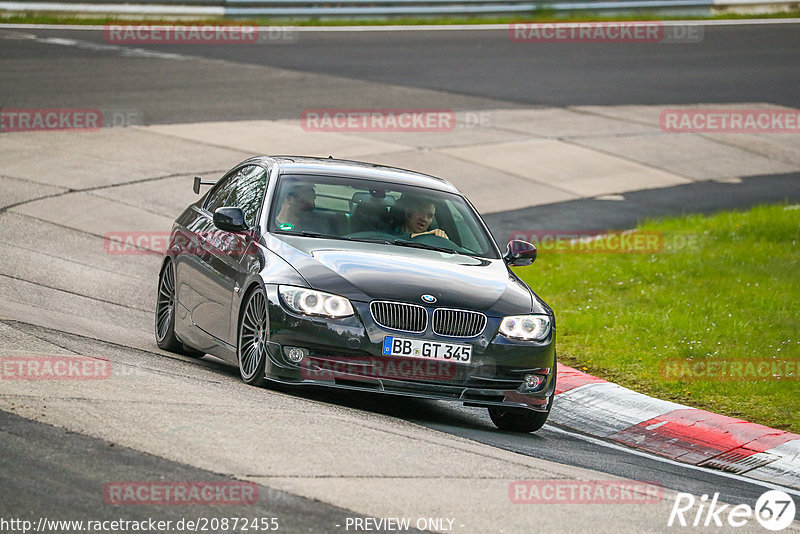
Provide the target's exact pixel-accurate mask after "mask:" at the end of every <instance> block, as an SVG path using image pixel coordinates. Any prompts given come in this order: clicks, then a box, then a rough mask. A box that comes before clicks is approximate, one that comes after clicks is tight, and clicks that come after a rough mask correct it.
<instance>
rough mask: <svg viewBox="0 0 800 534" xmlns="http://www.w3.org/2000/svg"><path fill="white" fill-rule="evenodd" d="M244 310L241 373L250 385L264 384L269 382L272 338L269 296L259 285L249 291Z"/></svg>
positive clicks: (238, 355)
mask: <svg viewBox="0 0 800 534" xmlns="http://www.w3.org/2000/svg"><path fill="white" fill-rule="evenodd" d="M242 310H243V311H242V314H241V318H240V319H239V329H238V332H239V335H238V337H237V341H238V343H237V344H236V359H237V361H238V362H239V374H240V375H241V377H242V380H243V381H244V382H245V383H246V384H250V385H251V386H257V387H262V386H264V385H265V384H266V378H265V377H264V373H265V368H266V364H267V341H268V340H269V324H268V321H267V297H266V295H265V294H264V290H263V289H261V288H260V287H256V288H255V289H253V290H252V291H251V292H250V293H248V295H247V297H245V299H244V307H243V308H242Z"/></svg>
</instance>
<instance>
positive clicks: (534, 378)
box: [522, 375, 545, 389]
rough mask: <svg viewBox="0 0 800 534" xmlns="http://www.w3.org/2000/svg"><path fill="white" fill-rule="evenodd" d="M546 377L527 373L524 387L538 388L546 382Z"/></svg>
mask: <svg viewBox="0 0 800 534" xmlns="http://www.w3.org/2000/svg"><path fill="white" fill-rule="evenodd" d="M544 379H545V377H544V376H542V375H525V378H523V380H524V382H523V384H522V387H524V388H525V389H537V388H538V387H539V386H541V385H542V384H543V383H544Z"/></svg>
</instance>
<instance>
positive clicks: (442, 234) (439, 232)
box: [411, 228, 450, 239]
mask: <svg viewBox="0 0 800 534" xmlns="http://www.w3.org/2000/svg"><path fill="white" fill-rule="evenodd" d="M425 234H433V235H435V236H438V237H443V238H445V239H450V238H449V237H447V232H445V231H444V230H442V229H441V228H436V229H435V230H428V231H427V232H420V233H418V234H411V237H417V236H418V235H425Z"/></svg>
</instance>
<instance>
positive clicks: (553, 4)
mask: <svg viewBox="0 0 800 534" xmlns="http://www.w3.org/2000/svg"><path fill="white" fill-rule="evenodd" d="M158 2H159V3H151V2H149V1H148V0H131V1H130V2H127V3H124V4H122V3H107V2H104V1H103V0H61V1H59V2H31V1H25V0H22V1H16V2H4V1H0V11H14V12H48V11H49V12H68V13H87V14H112V13H113V14H140V15H198V16H230V17H246V16H249V17H254V16H275V17H326V18H336V17H347V18H355V17H386V16H410V17H413V16H429V15H454V16H457V15H503V14H505V15H515V14H533V13H534V12H536V11H542V10H546V11H554V12H570V11H594V12H598V11H637V10H646V11H656V12H658V11H662V12H663V11H672V12H675V11H680V12H683V13H686V12H693V13H711V11H712V10H713V9H714V8H732V7H736V8H740V9H741V8H746V7H747V6H779V7H780V6H782V7H787V6H793V7H794V8H795V9H796V8H797V7H798V5H800V4H799V3H798V2H797V1H793V2H786V1H780V0H778V1H775V0H561V1H547V0H342V1H334V2H325V1H322V0H158Z"/></svg>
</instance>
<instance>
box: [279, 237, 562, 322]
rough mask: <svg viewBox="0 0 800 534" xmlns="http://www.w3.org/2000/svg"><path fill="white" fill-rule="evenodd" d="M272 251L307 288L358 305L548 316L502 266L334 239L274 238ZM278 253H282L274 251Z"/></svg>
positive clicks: (500, 262) (537, 302)
mask: <svg viewBox="0 0 800 534" xmlns="http://www.w3.org/2000/svg"><path fill="white" fill-rule="evenodd" d="M271 241H273V244H272V246H271V247H270V248H273V250H275V251H276V252H278V253H279V254H280V255H281V256H283V258H284V259H286V260H287V261H288V262H289V263H291V265H292V266H293V267H294V268H295V269H297V271H298V272H299V273H300V274H301V275H302V276H303V278H305V279H306V281H308V283H309V285H310V286H311V287H313V288H314V289H318V290H320V291H327V292H331V293H335V294H337V295H341V296H344V297H347V298H349V299H351V300H355V301H363V302H367V301H371V300H392V301H401V302H411V303H416V304H420V305H424V304H425V303H424V302H423V301H422V299H421V297H422V295H425V294H427V295H433V296H434V297H436V299H437V301H436V306H437V307H453V308H461V309H468V310H479V311H483V312H485V313H488V314H490V315H511V314H521V313H529V312H530V311H531V309H533V310H534V312H537V313H546V311H545V310H544V308H543V307H542V305H541V304H540V303H539V301H538V299H534V298H533V295H532V294H531V291H530V289H528V287H527V286H526V285H525V284H524V283H523V282H521V281H520V280H519V279H518V278H517V277H516V276H515V275H514V274H513V273H512V272H511V271H510V270H509V269H508V267H507V266H506V265H505V263H504V262H503V261H502V260H500V259H497V260H490V259H484V258H475V257H471V256H463V255H459V254H449V253H443V252H437V251H432V250H422V249H410V248H404V247H398V246H392V245H383V244H376V243H360V242H343V241H340V240H332V239H317V238H308V237H295V236H281V237H280V239H278V238H276V237H274V236H273V239H272V240H271ZM276 248H278V249H279V250H276Z"/></svg>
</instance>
